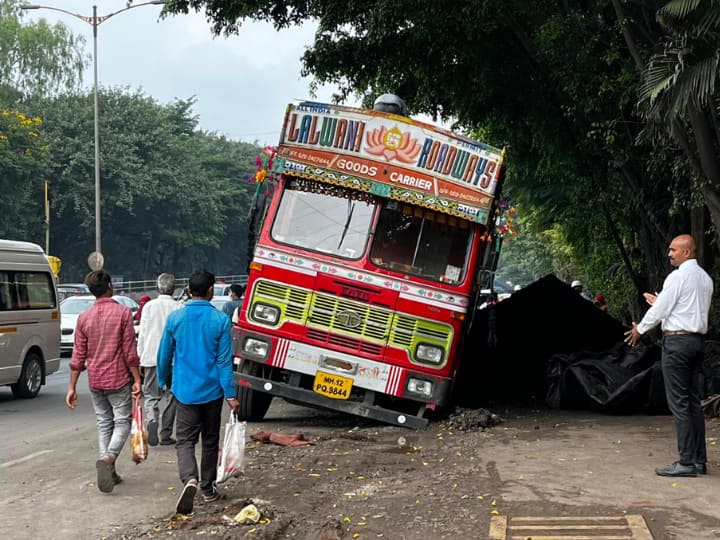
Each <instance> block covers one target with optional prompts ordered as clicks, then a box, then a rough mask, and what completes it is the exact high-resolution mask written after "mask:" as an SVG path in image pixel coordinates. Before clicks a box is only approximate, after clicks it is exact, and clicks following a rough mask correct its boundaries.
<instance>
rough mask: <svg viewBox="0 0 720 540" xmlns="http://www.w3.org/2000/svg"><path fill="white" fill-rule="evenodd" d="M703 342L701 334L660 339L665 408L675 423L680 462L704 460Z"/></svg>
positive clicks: (705, 456)
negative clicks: (701, 404) (701, 382)
mask: <svg viewBox="0 0 720 540" xmlns="http://www.w3.org/2000/svg"><path fill="white" fill-rule="evenodd" d="M704 349H705V340H704V338H703V336H702V335H700V334H688V335H678V336H666V337H664V338H663V351H662V371H663V378H664V380H665V395H666V396H667V402H668V407H669V408H670V412H671V413H672V415H673V419H674V420H675V428H676V430H677V445H678V452H679V454H680V460H679V461H680V463H682V464H683V465H690V464H693V463H705V462H706V461H707V447H706V446H705V416H704V415H703V411H702V407H701V406H700V401H701V399H702V397H701V388H700V373H701V372H702V368H703V362H704V357H705V354H704Z"/></svg>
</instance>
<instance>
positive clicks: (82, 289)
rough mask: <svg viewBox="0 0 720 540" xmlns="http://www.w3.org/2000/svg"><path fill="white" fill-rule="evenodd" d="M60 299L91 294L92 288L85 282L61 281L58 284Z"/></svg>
mask: <svg viewBox="0 0 720 540" xmlns="http://www.w3.org/2000/svg"><path fill="white" fill-rule="evenodd" d="M57 290H58V300H59V301H60V302H62V301H63V300H65V299H66V298H67V297H68V296H75V295H78V294H90V289H89V288H88V286H87V285H85V284H84V283H61V284H60V285H58V286H57Z"/></svg>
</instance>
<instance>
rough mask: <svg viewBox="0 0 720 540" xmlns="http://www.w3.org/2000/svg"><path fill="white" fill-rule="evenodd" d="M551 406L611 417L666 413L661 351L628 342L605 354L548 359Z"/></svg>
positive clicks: (649, 345)
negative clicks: (630, 344) (599, 412)
mask: <svg viewBox="0 0 720 540" xmlns="http://www.w3.org/2000/svg"><path fill="white" fill-rule="evenodd" d="M547 381H548V391H547V397H546V402H547V404H548V406H550V407H553V408H556V409H557V408H563V409H592V410H597V411H601V412H605V413H615V414H626V413H633V412H645V413H653V412H654V413H665V412H667V402H666V399H665V389H664V387H663V375H662V369H661V367H660V348H659V347H658V346H657V345H654V344H648V343H647V342H646V341H642V342H640V343H638V344H637V345H636V346H635V347H633V348H631V347H628V346H627V345H626V344H625V343H624V342H620V343H618V344H617V345H616V346H615V347H613V348H612V349H610V350H608V351H603V352H596V353H593V352H587V351H581V352H577V353H571V354H556V355H553V356H551V357H550V358H549V359H548V361H547Z"/></svg>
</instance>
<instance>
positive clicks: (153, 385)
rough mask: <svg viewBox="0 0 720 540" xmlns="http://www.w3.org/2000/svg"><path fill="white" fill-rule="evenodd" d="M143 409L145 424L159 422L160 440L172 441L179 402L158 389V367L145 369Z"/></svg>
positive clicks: (169, 394)
mask: <svg viewBox="0 0 720 540" xmlns="http://www.w3.org/2000/svg"><path fill="white" fill-rule="evenodd" d="M143 400H144V401H143V409H144V413H145V422H149V421H150V420H155V421H156V422H158V421H159V425H160V440H161V441H167V440H168V439H172V435H173V428H174V427H175V413H176V409H177V401H176V400H175V396H173V395H172V393H170V392H165V391H163V390H161V389H160V388H158V384H157V367H155V366H152V367H143Z"/></svg>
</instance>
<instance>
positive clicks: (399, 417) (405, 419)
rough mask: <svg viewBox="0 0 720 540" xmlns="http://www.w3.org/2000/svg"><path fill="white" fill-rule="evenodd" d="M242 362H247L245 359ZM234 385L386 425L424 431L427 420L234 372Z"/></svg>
mask: <svg viewBox="0 0 720 540" xmlns="http://www.w3.org/2000/svg"><path fill="white" fill-rule="evenodd" d="M244 361H245V362H247V361H248V360H244ZM235 382H236V383H237V385H238V386H244V387H246V388H251V389H252V390H256V391H259V392H265V393H268V394H271V395H273V396H278V397H281V398H284V399H287V400H288V401H295V402H300V403H303V404H307V405H311V406H316V407H320V408H324V409H330V410H334V411H339V412H344V413H349V414H354V415H356V416H362V417H364V418H371V419H373V420H378V421H380V422H384V423H386V424H393V425H396V426H401V427H406V428H410V429H424V428H425V427H427V425H428V419H427V418H424V417H422V416H415V415H412V414H404V413H401V412H398V411H393V410H391V409H386V408H384V407H380V406H378V405H374V404H371V403H366V402H363V401H346V400H337V399H328V398H327V397H325V396H323V395H321V394H318V393H316V392H314V391H312V390H307V389H305V388H300V387H298V386H293V385H292V384H288V383H284V382H278V381H270V380H267V379H263V378H260V377H255V376H253V375H248V374H245V373H238V372H235ZM421 406H422V404H421V403H418V407H419V408H420V409H421V411H424V407H421Z"/></svg>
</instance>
